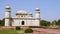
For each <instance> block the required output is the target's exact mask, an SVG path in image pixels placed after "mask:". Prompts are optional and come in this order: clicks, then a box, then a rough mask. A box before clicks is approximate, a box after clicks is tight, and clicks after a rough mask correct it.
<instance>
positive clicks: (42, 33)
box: [32, 28, 60, 34]
mask: <svg viewBox="0 0 60 34" xmlns="http://www.w3.org/2000/svg"><path fill="white" fill-rule="evenodd" d="M32 29H33V30H34V33H33V34H60V30H57V29H43V28H32Z"/></svg>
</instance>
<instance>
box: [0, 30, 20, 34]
mask: <svg viewBox="0 0 60 34" xmlns="http://www.w3.org/2000/svg"><path fill="white" fill-rule="evenodd" d="M0 34H19V33H18V32H17V31H16V30H0Z"/></svg>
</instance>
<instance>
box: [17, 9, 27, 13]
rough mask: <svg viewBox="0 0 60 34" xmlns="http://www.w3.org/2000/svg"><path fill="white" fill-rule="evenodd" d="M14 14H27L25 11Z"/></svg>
mask: <svg viewBox="0 0 60 34" xmlns="http://www.w3.org/2000/svg"><path fill="white" fill-rule="evenodd" d="M16 14H27V12H26V11H25V10H19V11H17V13H16Z"/></svg>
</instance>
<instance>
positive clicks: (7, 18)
mask: <svg viewBox="0 0 60 34" xmlns="http://www.w3.org/2000/svg"><path fill="white" fill-rule="evenodd" d="M10 18H11V8H10V6H6V7H5V26H10Z"/></svg>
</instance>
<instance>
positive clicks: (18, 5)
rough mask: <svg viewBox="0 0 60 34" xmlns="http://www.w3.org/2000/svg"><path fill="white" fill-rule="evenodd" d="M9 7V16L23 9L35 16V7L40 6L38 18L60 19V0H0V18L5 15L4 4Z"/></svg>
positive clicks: (13, 15)
mask: <svg viewBox="0 0 60 34" xmlns="http://www.w3.org/2000/svg"><path fill="white" fill-rule="evenodd" d="M7 5H9V6H10V7H11V16H12V17H16V15H15V14H16V12H17V11H19V10H21V9H24V10H25V11H27V13H29V12H32V14H33V16H35V13H34V12H35V8H40V18H41V19H43V20H48V21H53V20H58V19H60V0H0V19H3V18H4V17H5V6H7Z"/></svg>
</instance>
